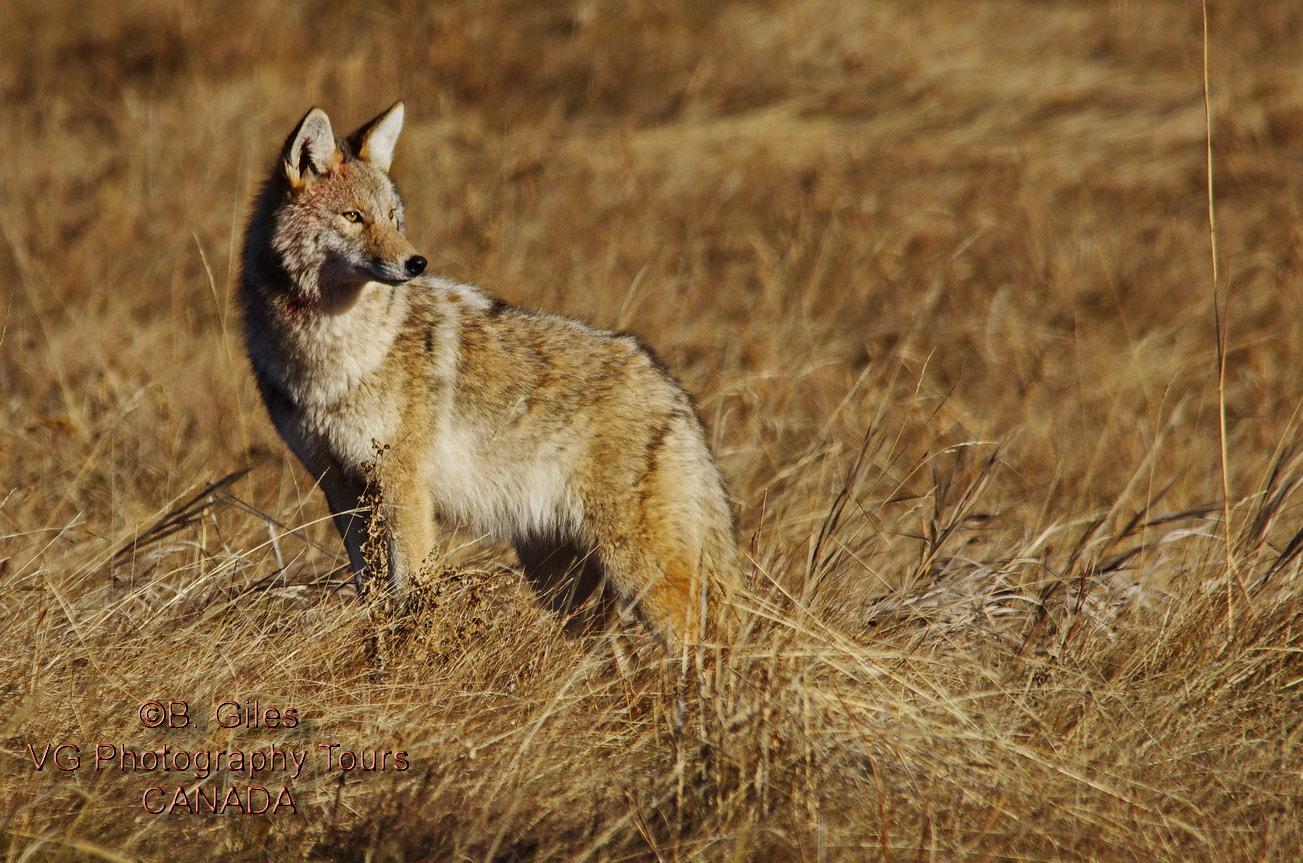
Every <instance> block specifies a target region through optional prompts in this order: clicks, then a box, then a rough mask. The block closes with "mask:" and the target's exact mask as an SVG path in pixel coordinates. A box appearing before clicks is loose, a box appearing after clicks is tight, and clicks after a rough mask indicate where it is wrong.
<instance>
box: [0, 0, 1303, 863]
mask: <svg viewBox="0 0 1303 863" xmlns="http://www.w3.org/2000/svg"><path fill="white" fill-rule="evenodd" d="M3 19H4V27H3V28H0V99H2V101H0V133H2V134H0V138H2V139H3V141H4V147H3V152H4V155H3V157H0V189H3V190H4V194H3V196H0V240H3V242H0V286H2V287H3V292H4V299H3V308H2V309H0V345H2V347H0V387H3V393H4V400H5V401H4V407H5V410H4V413H3V419H0V435H3V441H4V442H3V446H0V465H2V466H3V471H4V476H5V477H6V480H7V481H6V483H5V488H4V489H3V493H2V494H0V535H2V536H3V545H2V546H0V619H3V620H4V621H5V623H4V626H3V627H2V628H0V754H3V761H2V762H0V763H2V764H3V768H2V769H0V835H2V836H3V838H4V843H3V845H0V855H3V859H5V860H8V861H27V860H62V859H106V860H135V859H141V860H165V859H178V860H192V859H212V860H248V859H266V860H284V859H299V858H304V857H307V858H315V859H332V860H357V861H363V860H414V859H433V860H525V859H529V860H594V861H595V860H717V859H729V860H742V859H765V860H790V859H808V860H840V859H846V860H866V859H867V860H875V859H881V860H932V859H935V860H1004V859H1017V860H1136V861H1148V860H1182V861H1191V860H1295V859H1300V858H1303V828H1300V823H1303V720H1301V717H1303V624H1301V622H1300V619H1299V612H1298V609H1299V608H1300V601H1301V600H1303V576H1301V574H1300V565H1301V564H1300V560H1301V557H1300V551H1303V531H1301V530H1300V528H1301V526H1303V517H1301V510H1300V504H1301V500H1300V498H1301V497H1303V495H1301V493H1300V488H1299V486H1300V482H1301V481H1303V456H1300V437H1299V420H1298V415H1297V411H1298V404H1299V397H1300V386H1299V369H1300V368H1303V331H1301V330H1300V327H1299V325H1298V322H1297V320H1298V313H1297V310H1298V309H1299V308H1300V307H1301V306H1303V232H1301V229H1300V225H1301V224H1303V220H1301V219H1300V201H1303V162H1301V161H1300V157H1299V153H1300V152H1301V151H1303V79H1300V77H1299V75H1298V64H1297V59H1298V55H1297V51H1298V45H1299V40H1300V38H1303V11H1300V7H1299V6H1298V4H1294V3H1258V2H1250V0H1226V2H1214V3H1213V4H1212V6H1211V18H1210V22H1209V23H1210V34H1211V36H1210V42H1209V44H1208V49H1209V56H1210V58H1211V66H1210V69H1209V79H1210V82H1211V96H1212V98H1211V109H1212V110H1211V117H1212V121H1211V128H1212V147H1213V153H1214V163H1215V167H1216V171H1217V174H1216V176H1217V186H1216V207H1217V240H1218V246H1219V251H1220V261H1219V265H1220V282H1221V287H1222V289H1223V290H1224V291H1225V295H1226V297H1227V298H1228V315H1229V338H1228V343H1227V353H1226V377H1225V386H1224V402H1225V409H1226V415H1227V435H1226V451H1227V454H1228V459H1227V471H1226V478H1227V482H1228V486H1229V488H1230V490H1231V497H1230V500H1229V507H1228V510H1229V513H1230V523H1229V525H1228V524H1227V523H1225V520H1224V518H1223V515H1222V512H1223V510H1222V476H1221V473H1220V468H1219V449H1220V443H1221V441H1220V440H1219V437H1220V435H1219V430H1218V426H1219V422H1218V419H1219V409H1220V406H1219V398H1218V386H1217V341H1216V333H1215V329H1214V322H1213V320H1214V314H1213V291H1212V273H1211V267H1210V263H1209V260H1210V258H1209V249H1208V241H1209V235H1208V221H1207V217H1208V201H1207V194H1206V192H1207V187H1206V173H1205V123H1204V109H1203V95H1202V76H1203V69H1202V55H1203V42H1202V35H1201V34H1202V22H1201V10H1200V8H1199V4H1198V3H1194V2H1186V3H1172V2H1160V0H1135V2H1109V3H1103V2H1091V0H1061V2H1031V0H1023V2H1014V0H992V2H988V3H983V4H970V3H962V2H959V0H942V2H936V3H930V4H907V3H867V2H859V0H806V2H800V3H797V2H780V0H750V2H744V0H733V2H727V0H712V2H704V3H703V2H693V0H637V2H632V3H626V4H617V3H608V2H602V0H592V2H587V0H586V2H556V3H546V4H541V3H532V2H524V0H489V2H478V3H472V2H469V0H465V2H462V0H454V2H448V3H441V4H430V5H429V7H428V8H426V4H420V3H411V2H402V0H398V2H391V3H361V2H355V3H342V4H327V3H314V4H298V5H293V6H290V5H287V4H280V3H271V2H266V1H265V0H236V2H232V3H227V4H208V5H203V4H188V5H182V4H172V3H165V2H161V0H128V2H125V3H119V4H107V3H88V2H87V3H82V2H73V0H40V2H36V0H16V2H9V3H7V5H6V7H5V13H4V16H3ZM399 96H401V97H402V98H404V99H405V100H406V101H407V105H408V117H409V125H408V129H407V131H406V132H405V135H404V138H403V140H402V142H401V143H400V152H399V156H398V161H397V164H396V166H395V174H396V176H397V178H398V180H399V182H400V186H401V187H402V188H403V189H404V190H405V192H406V198H407V203H408V220H409V224H410V226H411V230H410V233H411V236H412V239H413V240H414V242H415V243H416V245H417V246H418V248H420V249H421V251H422V252H423V253H424V254H426V255H427V256H428V257H429V258H430V260H431V262H432V268H433V269H435V270H436V271H438V272H441V273H444V274H447V275H450V276H453V277H456V278H460V279H464V280H468V281H473V282H476V283H478V284H481V285H484V286H485V287H487V288H488V289H490V290H491V291H493V292H495V293H497V294H500V295H502V296H503V297H505V298H507V299H509V300H511V301H513V302H516V303H518V304H522V305H526V306H536V307H543V308H548V309H552V310H559V311H565V312H568V313H571V314H575V315H578V316H582V317H584V318H586V319H589V320H591V321H593V322H595V323H597V324H599V325H603V326H612V327H624V328H629V329H632V330H635V331H637V332H639V333H641V334H642V335H643V336H644V337H645V338H646V339H647V340H648V341H649V342H650V343H651V344H653V345H655V346H656V348H657V349H658V351H659V352H660V354H661V355H662V356H663V358H664V359H665V360H666V361H667V362H668V363H669V365H670V366H671V367H672V368H674V369H676V370H677V372H678V373H679V375H680V376H681V378H682V379H683V381H684V382H685V384H686V385H687V387H688V388H689V389H690V390H691V391H693V392H694V393H695V394H697V396H698V397H699V404H700V406H701V409H702V412H703V414H704V416H705V418H706V420H707V423H708V425H709V426H710V428H711V429H712V435H713V441H714V444H715V446H716V449H717V451H718V453H719V456H720V459H721V461H722V464H723V467H724V470H725V473H726V475H727V476H728V477H729V480H730V483H731V488H732V491H733V494H734V496H735V497H736V499H737V503H738V507H739V512H740V513H741V524H742V530H743V543H744V545H745V548H746V550H747V552H748V553H749V556H750V557H749V559H750V560H751V561H753V564H754V565H753V568H754V580H753V587H754V594H755V596H754V599H753V601H752V606H753V614H752V617H751V621H752V622H751V626H750V628H749V630H748V633H747V636H746V638H745V639H744V641H743V643H742V644H741V645H740V646H739V647H738V649H737V650H736V651H735V652H734V653H732V654H730V655H728V656H718V655H714V654H705V655H702V656H698V657H694V658H693V660H692V662H690V663H689V665H688V667H687V668H686V669H684V668H682V667H680V666H673V665H667V664H666V663H665V662H664V659H663V658H658V657H657V654H656V653H655V651H654V650H651V649H644V650H643V652H642V653H641V654H639V655H638V656H637V658H636V660H635V661H634V662H633V663H632V665H631V666H630V667H628V668H619V667H617V666H616V664H615V663H614V662H613V661H612V659H611V656H612V654H611V652H610V650H608V649H607V648H605V647H603V646H602V645H592V644H585V643H580V642H577V641H575V640H573V639H570V638H568V637H566V636H565V635H563V634H562V633H561V632H560V631H559V629H558V627H557V625H556V623H555V621H554V620H552V619H550V618H549V617H548V616H547V615H546V614H544V613H543V612H541V611H540V610H539V608H538V607H537V606H536V605H535V604H534V602H533V601H532V599H531V597H530V596H529V594H528V592H527V591H526V590H525V589H524V588H523V587H522V586H521V584H520V582H519V579H518V577H517V576H516V575H515V574H514V573H513V572H512V571H511V570H510V566H511V558H510V556H509V555H505V554H503V553H502V552H501V550H499V549H494V548H485V547H483V546H480V545H477V544H475V543H474V542H473V541H472V540H473V538H472V537H464V536H462V537H450V538H449V540H448V542H447V544H446V547H445V548H444V551H445V553H446V554H445V558H444V560H443V561H442V562H441V564H442V566H444V567H446V569H444V570H443V571H441V572H439V573H434V574H432V575H433V578H432V580H431V586H430V588H429V592H428V595H427V596H426V597H425V600H426V601H425V607H424V609H423V610H422V612H421V613H420V614H417V615H415V616H413V617H410V618H407V619H402V620H397V621H395V620H392V619H390V618H388V617H386V616H385V615H384V614H383V613H382V612H381V610H380V609H373V608H370V607H367V606H365V605H364V604H362V603H359V602H358V601H357V600H356V598H355V597H354V595H353V593H352V590H351V587H348V586H346V585H347V579H346V578H345V577H344V576H343V575H342V574H341V573H340V572H339V571H338V570H337V567H338V566H339V563H340V556H339V549H340V544H339V542H338V539H337V537H335V536H334V535H333V532H332V530H331V529H330V528H329V525H328V524H327V523H325V522H323V519H324V517H325V515H326V512H325V507H324V503H323V501H321V500H320V499H319V495H317V494H316V493H315V492H314V490H313V489H312V487H311V484H310V480H309V479H308V478H307V477H306V475H305V474H304V473H303V472H302V471H301V469H300V468H299V467H298V466H297V465H295V464H294V463H292V461H291V459H290V457H289V456H288V455H287V453H286V451H285V449H284V447H283V446H282V444H281V443H280V442H279V440H277V439H276V437H275V434H274V432H273V431H272V430H271V428H270V425H269V424H268V422H267V421H266V419H265V416H264V413H263V411H262V409H261V406H260V405H259V404H258V403H257V398H256V393H255V392H254V389H253V387H252V385H251V379H250V376H249V374H248V372H247V369H246V368H245V364H244V361H243V358H242V355H241V345H240V341H239V332H238V321H237V320H235V318H234V316H233V313H232V309H231V303H230V291H231V282H232V277H233V273H234V271H235V266H236V257H237V255H238V251H237V249H238V241H239V234H240V231H241V227H242V220H243V217H244V212H245V207H246V202H247V199H248V197H249V194H250V192H251V190H252V188H253V187H254V185H255V184H256V183H257V182H258V181H259V180H260V179H261V177H262V175H263V172H264V170H265V169H266V167H267V165H268V164H269V160H270V158H271V156H272V155H273V153H274V151H275V148H276V146H277V145H278V144H279V142H280V140H281V137H282V136H283V135H284V134H285V133H286V132H287V131H288V129H289V127H290V125H291V124H292V123H293V122H294V120H296V119H297V118H298V117H299V116H300V115H301V114H302V112H303V111H304V110H305V109H306V108H307V106H308V105H309V104H311V103H314V102H316V103H320V104H322V105H323V106H324V107H326V108H327V109H328V110H329V111H330V112H331V114H332V116H334V117H336V118H337V119H338V121H339V122H340V124H341V125H347V124H350V123H353V122H358V121H361V120H363V119H365V118H367V117H370V116H371V115H372V114H374V113H375V112H376V111H378V110H380V109H381V108H383V107H385V106H386V105H387V104H388V103H389V101H390V100H392V99H394V98H397V97H399ZM246 467H250V469H249V470H248V471H247V473H241V474H238V475H234V476H231V477H229V478H228V479H227V480H226V481H222V479H223V478H224V477H228V475H229V474H232V473H233V472H237V471H241V470H243V469H244V468H246ZM210 484H212V485H210ZM1228 546H1229V549H1230V554H1231V561H1232V564H1233V567H1234V570H1235V573H1234V574H1235V576H1236V577H1235V578H1232V577H1231V575H1230V574H1229V573H1228V567H1227V548H1228ZM155 699H161V700H163V701H167V700H169V699H171V700H183V701H185V702H187V703H188V704H189V706H190V708H189V709H190V715H191V717H192V718H193V721H192V722H191V724H190V726H189V727H188V728H184V729H174V730H167V729H153V730H151V729H146V728H143V727H141V725H140V722H139V721H138V719H137V709H138V708H139V707H140V705H141V704H142V703H144V702H147V701H150V700H155ZM228 699H230V700H236V701H240V702H242V703H251V702H253V701H255V700H256V701H258V702H259V703H260V705H261V706H262V707H263V708H266V707H277V708H285V707H293V708H295V709H296V710H297V711H298V715H299V716H300V717H302V722H301V723H300V724H299V726H298V727H297V728H295V729H292V730H283V729H277V730H269V729H254V730H242V729H232V730H226V729H222V728H219V727H217V726H216V725H215V723H214V721H213V718H212V715H211V712H212V710H213V707H214V706H215V705H216V704H218V703H219V702H222V701H224V700H228ZM61 742H71V743H76V744H79V745H80V746H81V747H82V750H83V758H84V761H83V766H82V768H81V769H79V770H75V771H60V770H57V769H54V768H53V767H51V766H50V765H48V764H47V766H46V767H45V769H44V770H42V771H34V770H33V769H32V760H31V756H30V753H29V749H28V747H29V745H31V746H33V747H35V750H36V751H37V752H38V754H39V752H40V751H41V749H42V747H44V746H45V745H46V744H47V743H48V744H54V745H58V744H59V743H61ZM97 743H115V744H127V745H131V746H135V747H139V748H141V749H146V748H160V747H162V746H164V745H168V746H170V747H171V748H172V749H186V750H199V749H227V750H241V751H251V750H253V749H257V748H260V747H261V748H265V747H267V746H268V745H270V744H272V743H275V744H276V745H277V746H281V747H287V748H290V749H298V750H307V751H309V752H310V753H311V754H310V758H309V760H308V762H307V766H306V768H305V770H304V772H303V774H302V775H301V776H299V777H298V778H297V779H294V780H293V781H291V782H289V783H288V785H289V786H290V788H291V790H292V793H293V795H294V798H295V802H296V808H297V810H298V812H297V814H293V813H288V812H284V811H282V812H278V813H276V814H275V815H261V816H239V815H229V814H228V815H226V816H214V815H211V814H208V815H181V814H174V815H158V816H155V815H150V814H148V813H147V812H145V811H144V810H143V809H142V805H141V796H142V793H143V792H144V791H145V789H147V788H149V787H150V786H152V785H160V786H163V787H166V788H168V789H169V792H168V793H169V794H170V793H171V790H173V789H175V787H176V785H177V784H178V783H184V784H185V785H186V786H187V787H189V786H190V785H192V784H194V783H195V782H196V781H197V780H194V779H193V778H191V777H184V776H178V775H177V774H175V773H173V774H159V773H153V774H149V773H122V772H120V771H118V770H111V769H106V770H101V771H96V770H94V769H93V765H92V763H91V762H92V760H93V747H94V745H95V744H97ZM328 743H339V744H341V745H342V746H344V747H346V748H354V749H358V750H366V751H368V752H372V751H377V750H379V751H391V752H396V751H403V752H405V753H407V755H408V757H409V758H410V765H411V766H410V769H408V770H406V771H396V770H392V769H390V770H386V771H377V772H361V771H353V772H351V773H347V774H344V773H341V772H340V771H339V770H338V769H333V770H332V769H329V768H328V766H327V764H326V762H325V751H324V750H321V749H318V748H317V747H318V746H319V744H328ZM225 784H233V785H236V786H237V787H243V786H244V785H246V784H249V783H248V782H247V781H245V780H243V779H241V778H240V777H238V776H231V775H229V774H221V775H214V777H212V778H210V779H209V780H208V782H207V783H204V784H203V787H205V788H215V787H219V786H223V785H225ZM252 784H255V785H265V786H268V787H272V788H273V789H275V788H278V787H279V786H280V785H282V784H286V782H285V780H284V777H283V775H280V774H276V773H266V774H260V775H256V776H255V777H254V782H253V783H252Z"/></svg>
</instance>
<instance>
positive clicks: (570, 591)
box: [516, 539, 616, 634]
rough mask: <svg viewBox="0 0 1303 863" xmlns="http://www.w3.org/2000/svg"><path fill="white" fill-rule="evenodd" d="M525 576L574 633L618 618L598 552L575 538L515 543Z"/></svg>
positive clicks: (600, 627)
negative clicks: (580, 545) (581, 547)
mask: <svg viewBox="0 0 1303 863" xmlns="http://www.w3.org/2000/svg"><path fill="white" fill-rule="evenodd" d="M516 554H517V555H519V556H520V563H521V566H522V567H523V568H524V570H525V577H526V578H528V579H529V582H530V585H531V586H532V587H533V588H534V591H535V592H536V593H537V594H538V595H539V597H540V598H541V599H542V600H543V602H544V603H545V604H546V605H547V607H548V608H550V609H551V610H552V611H553V612H555V613H556V614H558V615H560V616H561V617H562V618H563V619H564V620H565V627H566V629H567V630H569V631H571V632H574V633H590V634H591V633H598V632H602V631H603V630H605V629H606V628H607V627H608V626H609V625H610V624H611V623H612V622H614V620H615V617H616V615H615V611H616V604H615V601H614V596H613V595H612V593H611V590H610V588H609V587H608V586H607V583H606V572H605V570H603V568H602V565H601V563H600V561H598V559H597V555H596V554H593V553H591V552H585V551H583V550H582V549H580V548H579V547H578V546H577V545H575V544H574V543H573V542H562V541H557V540H551V541H549V540H540V539H529V540H522V541H520V542H518V543H516Z"/></svg>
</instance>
